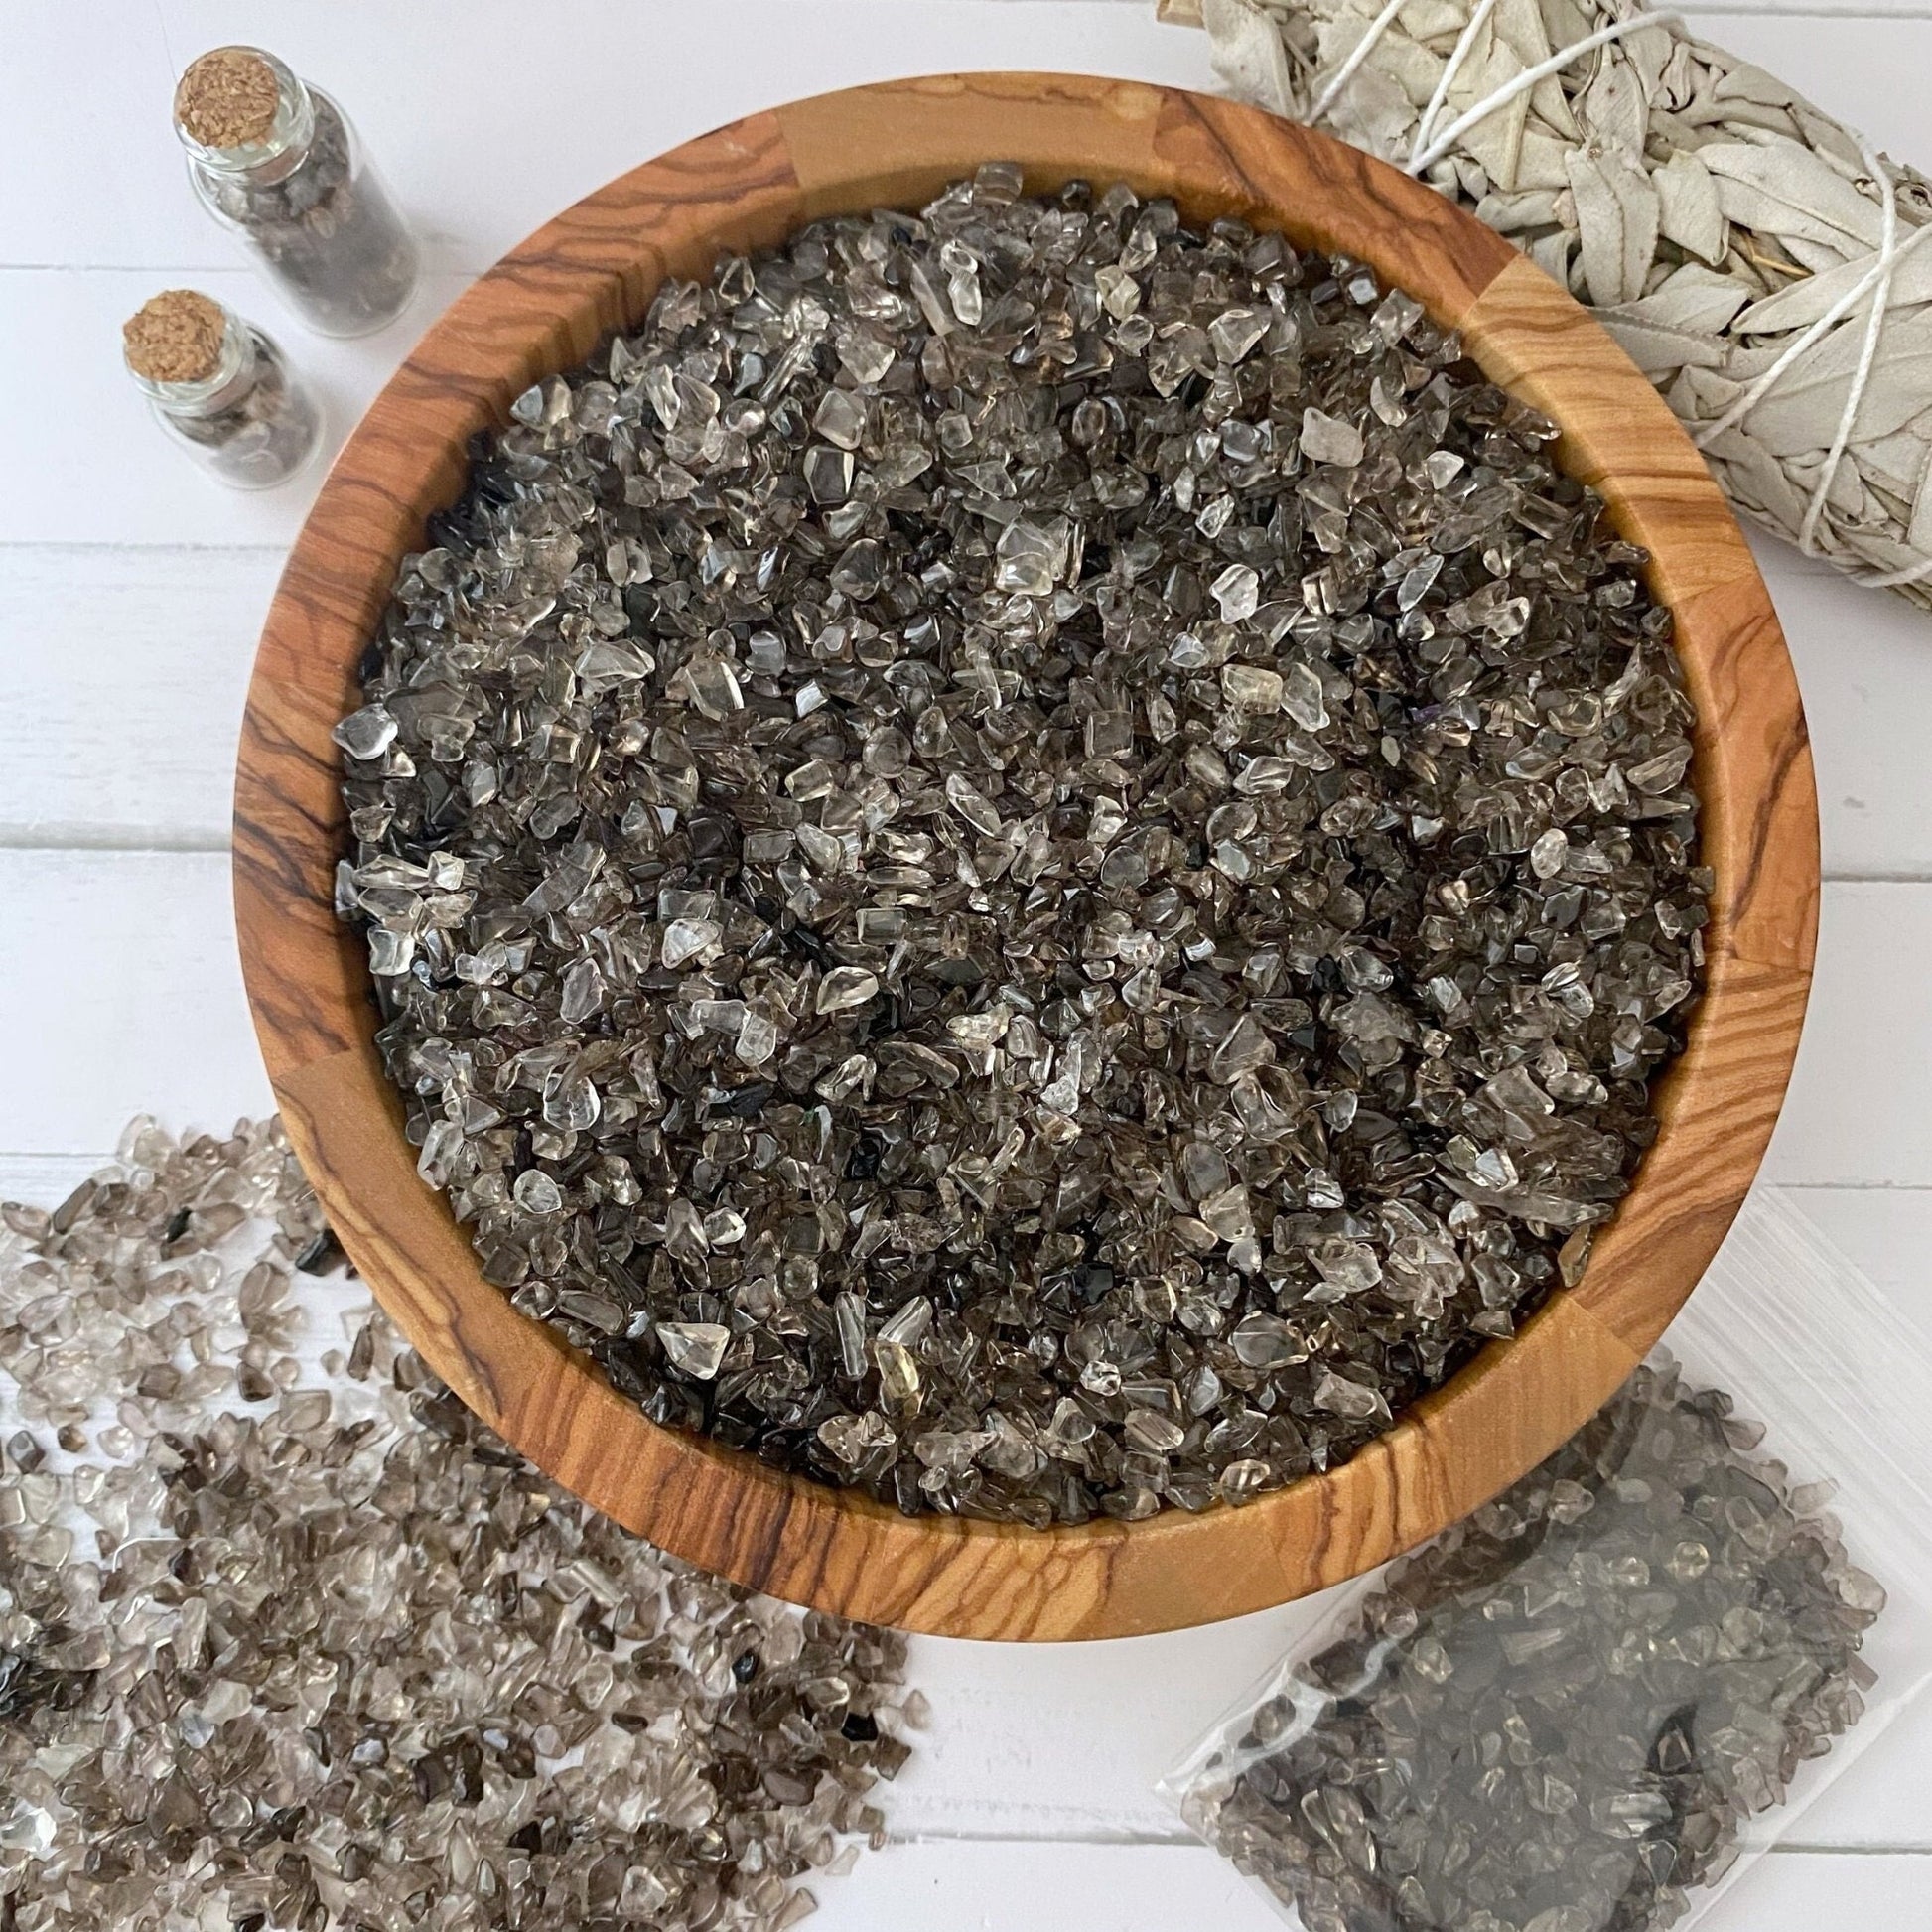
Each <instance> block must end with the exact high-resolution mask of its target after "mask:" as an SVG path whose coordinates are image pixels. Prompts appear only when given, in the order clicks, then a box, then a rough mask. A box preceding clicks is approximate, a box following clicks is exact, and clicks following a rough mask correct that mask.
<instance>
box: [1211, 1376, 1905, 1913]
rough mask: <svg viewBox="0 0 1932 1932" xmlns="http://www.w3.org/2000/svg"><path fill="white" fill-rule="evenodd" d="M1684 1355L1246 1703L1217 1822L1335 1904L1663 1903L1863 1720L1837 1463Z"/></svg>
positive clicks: (1552, 1906) (1423, 1907) (1259, 1860)
mask: <svg viewBox="0 0 1932 1932" xmlns="http://www.w3.org/2000/svg"><path fill="white" fill-rule="evenodd" d="M1762 1435H1763V1432H1762V1430H1761V1429H1759V1428H1758V1427H1757V1426H1756V1425H1754V1424H1748V1425H1747V1424H1745V1423H1743V1422H1741V1421H1740V1420H1738V1419H1737V1418H1736V1417H1735V1416H1734V1415H1733V1414H1732V1409H1731V1403H1730V1400H1729V1398H1728V1397H1726V1396H1725V1395H1722V1394H1720V1393H1717V1392H1714V1391H1710V1390H1700V1389H1694V1388H1691V1387H1688V1386H1686V1385H1685V1384H1684V1383H1683V1382H1682V1380H1681V1379H1680V1376H1679V1373H1678V1371H1677V1370H1676V1368H1675V1367H1674V1366H1673V1365H1671V1364H1670V1363H1668V1362H1664V1361H1661V1360H1660V1361H1658V1362H1656V1363H1654V1364H1653V1365H1651V1366H1647V1367H1645V1368H1643V1369H1640V1370H1639V1371H1638V1372H1637V1374H1636V1376H1635V1377H1634V1378H1633V1379H1632V1381H1631V1382H1630V1383H1628V1384H1627V1385H1626V1386H1625V1388H1624V1390H1623V1391H1622V1393H1621V1394H1620V1395H1618V1396H1617V1397H1616V1399H1615V1400H1614V1401H1613V1402H1612V1403H1611V1404H1610V1406H1609V1407H1608V1408H1607V1409H1605V1410H1604V1411H1603V1412H1602V1414H1600V1415H1599V1416H1598V1417H1597V1418H1596V1419H1595V1420H1594V1421H1593V1422H1591V1423H1589V1424H1588V1425H1587V1427H1586V1428H1585V1429H1584V1430H1583V1431H1582V1432H1581V1433H1580V1434H1579V1435H1578V1436H1577V1437H1576V1438H1574V1439H1573V1440H1572V1441H1571V1442H1570V1444H1569V1445H1568V1446H1567V1447H1565V1448H1564V1449H1562V1450H1560V1451H1559V1452H1558V1453H1557V1454H1556V1455H1554V1456H1552V1457H1551V1458H1550V1460H1549V1461H1547V1462H1546V1463H1544V1464H1543V1465H1542V1466H1541V1467H1540V1468H1538V1469H1536V1470H1535V1471H1533V1472H1532V1473H1531V1474H1530V1475H1528V1476H1526V1477H1524V1478H1523V1480H1522V1481H1521V1482H1519V1483H1518V1484H1517V1485H1516V1486H1515V1487H1514V1488H1513V1489H1511V1490H1509V1491H1507V1492H1506V1493H1505V1494H1504V1495H1503V1496H1502V1497H1500V1498H1499V1499H1498V1500H1497V1501H1495V1502H1493V1503H1490V1504H1488V1505H1487V1506H1486V1507H1484V1508H1482V1509H1480V1510H1478V1511H1477V1512H1476V1513H1475V1515H1474V1516H1473V1517H1471V1518H1470V1519H1469V1520H1468V1521H1467V1522H1466V1523H1464V1524H1462V1525H1460V1526H1459V1527H1457V1528H1455V1529H1453V1530H1450V1531H1449V1533H1448V1534H1447V1535H1446V1536H1444V1537H1443V1538H1441V1539H1440V1540H1439V1541H1438V1542H1436V1543H1434V1544H1432V1545H1431V1546H1429V1548H1428V1549H1427V1550H1425V1551H1424V1552H1423V1553H1422V1554H1421V1555H1419V1556H1417V1557H1414V1558H1411V1559H1410V1560H1408V1561H1407V1562H1405V1563H1403V1564H1400V1565H1398V1566H1397V1568H1396V1569H1395V1570H1394V1571H1393V1572H1392V1573H1391V1574H1390V1576H1389V1579H1388V1581H1387V1584H1386V1586H1385V1587H1383V1588H1382V1589H1381V1590H1379V1591H1378V1592H1377V1593H1376V1594H1374V1595H1372V1596H1370V1597H1369V1598H1368V1599H1367V1601H1366V1603H1365V1604H1364V1606H1363V1608H1362V1611H1361V1613H1360V1615H1359V1616H1358V1617H1356V1618H1354V1619H1353V1620H1352V1628H1351V1629H1350V1630H1349V1632H1348V1634H1346V1635H1345V1636H1343V1637H1341V1638H1340V1639H1339V1640H1338V1641H1336V1642H1334V1643H1333V1644H1331V1645H1330V1646H1328V1647H1327V1648H1325V1649H1323V1650H1322V1651H1321V1652H1320V1653H1319V1654H1318V1655H1316V1656H1313V1657H1311V1658H1310V1659H1308V1660H1307V1661H1306V1662H1303V1663H1301V1664H1299V1665H1297V1666H1295V1667H1294V1669H1293V1670H1292V1672H1291V1673H1289V1676H1288V1681H1287V1682H1286V1683H1285V1684H1284V1685H1283V1686H1282V1687H1280V1688H1279V1689H1278V1690H1277V1691H1276V1692H1275V1694H1273V1695H1271V1696H1270V1697H1269V1698H1267V1699H1266V1701H1264V1702H1263V1703H1262V1704H1261V1705H1260V1706H1259V1707H1258V1708H1256V1709H1255V1710H1254V1711H1253V1712H1252V1713H1251V1714H1250V1716H1249V1717H1248V1718H1246V1719H1245V1720H1243V1721H1242V1722H1240V1723H1239V1724H1237V1725H1234V1726H1232V1727H1230V1729H1229V1731H1228V1733H1227V1735H1226V1743H1225V1746H1224V1748H1223V1749H1222V1750H1220V1751H1219V1752H1218V1753H1216V1755H1215V1756H1213V1757H1212V1758H1210V1759H1209V1760H1208V1761H1207V1762H1206V1763H1205V1765H1204V1766H1203V1767H1202V1768H1201V1770H1200V1772H1199V1774H1198V1776H1197V1778H1196V1780H1195V1781H1194V1782H1193V1783H1192V1785H1191V1788H1189V1789H1188V1790H1187V1791H1186V1792H1185V1793H1184V1794H1183V1797H1182V1809H1183V1811H1184V1812H1185V1814H1186V1816H1187V1817H1188V1820H1189V1822H1190V1823H1191V1824H1192V1825H1193V1826H1194V1827H1195V1829H1196V1830H1198V1831H1199V1832H1200V1833H1201V1835H1202V1836H1203V1837H1204V1838H1206V1839H1207V1840H1208V1841H1209V1843H1211V1844H1213V1845H1214V1846H1216V1847H1217V1848H1218V1849H1219V1850H1220V1851H1222V1852H1223V1853H1225V1854H1226V1855H1227V1856H1228V1857H1230V1858H1231V1859H1233V1860H1235V1861H1236V1862H1237V1863H1239V1865H1240V1866H1241V1868H1242V1869H1243V1870H1244V1871H1248V1872H1251V1873H1252V1874H1254V1875H1255V1876H1256V1877H1257V1878H1259V1879H1260V1880H1261V1881H1262V1883H1264V1884H1265V1885H1266V1886H1267V1887H1268V1888H1269V1889H1270V1890H1271V1891H1273V1892H1274V1893H1275V1894H1276V1895H1277V1896H1278V1897H1279V1898H1281V1899H1282V1900H1284V1901H1285V1902H1287V1903H1289V1904H1291V1905H1292V1906H1293V1907H1294V1908H1295V1911H1296V1913H1297V1914H1298V1916H1299V1921H1300V1923H1301V1924H1303V1925H1305V1926H1306V1927H1308V1928H1309V1932H1448V1928H1449V1927H1454V1928H1455V1932H1649V1928H1653V1927H1663V1926H1668V1925H1673V1924H1675V1923H1676V1922H1677V1921H1678V1920H1679V1919H1680V1918H1682V1917H1683V1916H1684V1915H1685V1913H1686V1912H1687V1911H1688V1910H1689V1909H1690V1906H1691V1899H1690V1897H1689V1894H1690V1893H1692V1892H1693V1891H1695V1890H1696V1889H1697V1888H1699V1887H1701V1886H1707V1885H1710V1884H1713V1883H1715V1882H1716V1881H1717V1880H1718V1879H1719V1878H1721V1877H1722V1876H1723V1875H1724V1873H1725V1871H1726V1870H1727V1869H1728V1868H1729V1867H1730V1865H1731V1863H1733V1861H1734V1860H1735V1858H1736V1856H1737V1852H1738V1838H1739V1833H1740V1831H1741V1830H1742V1828H1743V1827H1744V1826H1745V1824H1746V1823H1747V1822H1748V1821H1749V1820H1750V1819H1752V1818H1754V1817H1756V1816H1758V1815H1759V1814H1761V1813H1763V1812H1765V1811H1767V1810H1769V1809H1770V1808H1771V1807H1772V1806H1774V1805H1776V1804H1778V1803H1780V1802H1781V1801H1782V1800H1783V1799H1784V1796H1785V1794H1786V1791H1787V1788H1788V1787H1789V1785H1790V1783H1791V1780H1792V1778H1793V1776H1794V1774H1795V1773H1796V1772H1797V1770H1798V1767H1799V1766H1800V1765H1801V1764H1802V1763H1804V1762H1805V1761H1806V1760H1807V1759H1810V1758H1814V1757H1818V1756H1821V1755H1823V1754H1824V1753H1825V1752H1826V1751H1827V1750H1828V1749H1830V1747H1831V1742H1832V1739H1833V1738H1835V1737H1837V1736H1838V1735H1839V1734H1840V1733H1842V1732H1843V1731H1845V1730H1846V1729H1847V1728H1848V1727H1849V1726H1851V1725H1853V1724H1855V1723H1857V1721H1858V1719H1859V1717H1860V1716H1861V1714H1862V1713H1863V1700H1864V1693H1865V1692H1866V1691H1867V1690H1868V1689H1869V1688H1870V1687H1871V1685H1872V1683H1873V1682H1874V1677H1873V1673H1872V1671H1871V1669H1870V1667H1869V1666H1868V1665H1867V1664H1866V1663H1865V1661H1864V1660H1863V1658H1862V1657H1861V1655H1860V1654H1859V1653H1860V1649H1861V1644H1862V1633H1863V1631H1864V1630H1865V1629H1866V1628H1867V1627H1868V1626H1869V1625H1870V1624H1871V1623H1872V1621H1873V1620H1874V1619H1875V1618H1876V1617H1877V1615H1878V1614H1879V1612H1880V1610H1881V1609H1882V1608H1883V1605H1884V1600H1885V1594H1884V1590H1883V1589H1882V1588H1881V1587H1880V1586H1879V1585H1878V1584H1877V1583H1876V1582H1875V1581H1874V1580H1873V1579H1872V1578H1871V1577H1869V1576H1867V1575H1866V1574H1865V1573H1864V1572H1863V1571H1861V1570H1859V1569H1856V1568H1855V1567H1853V1565H1852V1564H1851V1563H1850V1562H1849V1561H1848V1559H1847V1557H1846V1553H1845V1550H1844V1547H1843V1545H1842V1543H1841V1541H1840V1537H1839V1532H1838V1527H1837V1525H1836V1523H1835V1522H1834V1521H1833V1519H1832V1518H1831V1517H1829V1516H1826V1515H1824V1514H1822V1513H1821V1512H1822V1510H1823V1506H1824V1504H1825V1502H1826V1501H1827V1500H1828V1499H1829V1496H1830V1494H1831V1485H1830V1484H1829V1483H1818V1484H1812V1485H1808V1486H1799V1487H1794V1486H1793V1485H1792V1482H1791V1479H1790V1477H1789V1475H1788V1473H1787V1472H1786V1470H1785V1469H1784V1467H1783V1466H1782V1465H1781V1464H1779V1463H1777V1462H1774V1461H1772V1460H1770V1459H1768V1458H1767V1457H1764V1456H1761V1455H1753V1454H1751V1453H1749V1452H1748V1451H1749V1450H1750V1449H1752V1448H1753V1447H1754V1446H1755V1445H1756V1444H1757V1443H1758V1442H1759V1441H1760V1440H1761V1438H1762Z"/></svg>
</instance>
